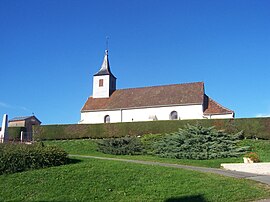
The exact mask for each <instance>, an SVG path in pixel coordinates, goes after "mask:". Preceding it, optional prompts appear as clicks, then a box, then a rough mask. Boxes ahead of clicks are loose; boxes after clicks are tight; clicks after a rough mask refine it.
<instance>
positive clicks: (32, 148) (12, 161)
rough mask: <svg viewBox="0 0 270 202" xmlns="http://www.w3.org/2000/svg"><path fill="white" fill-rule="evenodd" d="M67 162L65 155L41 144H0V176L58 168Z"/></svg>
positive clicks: (55, 148)
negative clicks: (51, 167)
mask: <svg viewBox="0 0 270 202" xmlns="http://www.w3.org/2000/svg"><path fill="white" fill-rule="evenodd" d="M67 162H68V157H67V153H66V152H65V151H63V150H62V149H59V148H57V147H54V146H44V145H43V144H41V143H36V144H32V145H26V144H10V143H8V144H0V174H3V173H15V172H21V171H25V170H29V169H38V168H44V167H50V166H58V165H63V164H65V163H67Z"/></svg>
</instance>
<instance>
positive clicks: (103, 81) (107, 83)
mask: <svg viewBox="0 0 270 202" xmlns="http://www.w3.org/2000/svg"><path fill="white" fill-rule="evenodd" d="M115 90H116V77H115V76H114V75H113V74H112V72H111V70H110V63H109V58H108V50H105V55H104V59H103V62H102V65H101V67H100V70H99V71H98V72H97V73H96V74H94V83H93V98H108V97H110V95H111V94H112V93H113V91H115Z"/></svg>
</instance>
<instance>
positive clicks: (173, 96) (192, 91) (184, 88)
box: [82, 82, 204, 111]
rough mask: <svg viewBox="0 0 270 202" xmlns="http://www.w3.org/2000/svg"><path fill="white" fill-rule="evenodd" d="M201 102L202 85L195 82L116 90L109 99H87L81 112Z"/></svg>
mask: <svg viewBox="0 0 270 202" xmlns="http://www.w3.org/2000/svg"><path fill="white" fill-rule="evenodd" d="M203 101H204V83H203V82H196V83H185V84H174V85H164V86H153V87H143V88H130V89H120V90H116V91H114V92H113V94H112V95H111V96H110V98H93V97H89V98H88V100H87V101H86V103H85V104H84V106H83V108H82V111H95V110H113V109H126V108H140V107H151V106H164V105H186V104H203Z"/></svg>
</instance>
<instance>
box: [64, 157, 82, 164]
mask: <svg viewBox="0 0 270 202" xmlns="http://www.w3.org/2000/svg"><path fill="white" fill-rule="evenodd" d="M80 162H82V160H80V159H76V158H68V161H67V163H66V165H67V164H77V163H80Z"/></svg>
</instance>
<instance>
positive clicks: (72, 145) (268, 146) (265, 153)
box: [45, 139, 270, 168]
mask: <svg viewBox="0 0 270 202" xmlns="http://www.w3.org/2000/svg"><path fill="white" fill-rule="evenodd" d="M45 144H48V145H57V146H59V147H61V148H63V149H64V150H65V151H67V152H68V153H69V154H80V155H92V156H106V157H112V158H128V159H136V160H147V161H158V162H167V163H176V164H185V165H194V166H204V167H213V168H219V167H220V164H221V163H242V162H243V159H242V157H239V158H226V159H212V160H187V159H167V158H160V157H156V156H150V155H135V156H129V155H124V156H120V155H117V156H116V155H109V154H103V153H101V152H98V151H96V148H97V145H96V143H95V141H94V140H91V139H84V140H57V141H46V142H45ZM241 145H242V146H251V147H252V150H253V151H255V152H257V153H258V154H259V155H260V157H261V160H262V161H263V162H270V155H269V154H270V141H269V140H243V141H241Z"/></svg>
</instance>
